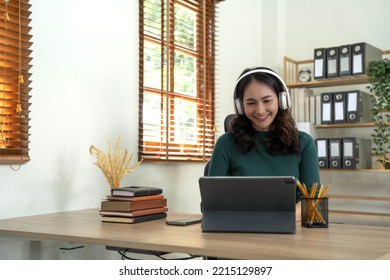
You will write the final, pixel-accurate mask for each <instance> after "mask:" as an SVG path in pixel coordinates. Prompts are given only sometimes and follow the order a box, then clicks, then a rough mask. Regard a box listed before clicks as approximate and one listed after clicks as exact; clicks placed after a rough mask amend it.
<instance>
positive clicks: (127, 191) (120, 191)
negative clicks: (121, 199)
mask: <svg viewBox="0 0 390 280" xmlns="http://www.w3.org/2000/svg"><path fill="white" fill-rule="evenodd" d="M162 192H163V191H162V189H161V188H155V187H146V186H128V187H122V188H117V189H112V190H111V195H113V196H115V195H117V196H147V195H155V194H161V193H162Z"/></svg>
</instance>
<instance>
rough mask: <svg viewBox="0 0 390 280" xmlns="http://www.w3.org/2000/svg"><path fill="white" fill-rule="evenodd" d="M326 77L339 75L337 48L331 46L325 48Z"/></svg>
mask: <svg viewBox="0 0 390 280" xmlns="http://www.w3.org/2000/svg"><path fill="white" fill-rule="evenodd" d="M326 66H327V68H326V69H327V71H326V77H327V78H337V77H339V48H338V47H332V48H327V49H326Z"/></svg>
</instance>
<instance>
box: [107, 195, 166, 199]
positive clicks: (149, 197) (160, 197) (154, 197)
mask: <svg viewBox="0 0 390 280" xmlns="http://www.w3.org/2000/svg"><path fill="white" fill-rule="evenodd" d="M162 198H164V195H162V194H155V195H144V196H135V197H134V196H117V195H116V196H112V195H107V197H106V199H107V200H112V201H143V200H154V199H162Z"/></svg>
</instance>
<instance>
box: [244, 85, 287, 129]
mask: <svg viewBox="0 0 390 280" xmlns="http://www.w3.org/2000/svg"><path fill="white" fill-rule="evenodd" d="M243 104H244V112H245V115H246V116H247V118H248V119H250V120H251V122H252V126H253V128H254V129H255V130H257V131H269V130H270V129H271V124H272V122H273V121H274V119H275V116H276V114H277V113H278V110H279V103H278V97H277V96H276V93H275V92H274V91H273V89H272V88H270V87H269V86H267V85H266V84H263V83H260V82H258V81H256V80H252V81H251V82H250V83H249V84H248V86H247V87H246V89H245V91H244V97H243Z"/></svg>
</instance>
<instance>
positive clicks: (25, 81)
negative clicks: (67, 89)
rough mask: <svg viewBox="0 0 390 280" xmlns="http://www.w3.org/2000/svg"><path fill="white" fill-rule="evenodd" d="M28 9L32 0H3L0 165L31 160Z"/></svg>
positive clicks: (0, 26)
mask: <svg viewBox="0 0 390 280" xmlns="http://www.w3.org/2000/svg"><path fill="white" fill-rule="evenodd" d="M29 9H30V4H29V0H2V1H1V4H0V11H1V16H2V17H3V19H2V20H0V38H1V39H0V40H1V42H0V164H22V163H25V162H27V161H29V160H30V158H29V154H28V152H29V148H28V144H29V122H30V118H29V108H30V105H31V104H30V103H29V100H30V94H29V92H30V90H31V88H30V87H29V86H30V83H31V81H30V77H31V74H30V72H29V71H30V68H31V65H30V62H31V57H30V55H31V51H30V47H31V45H32V43H31V37H32V36H31V35H29V32H30V30H31V28H30V27H29V24H30V12H29Z"/></svg>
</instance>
